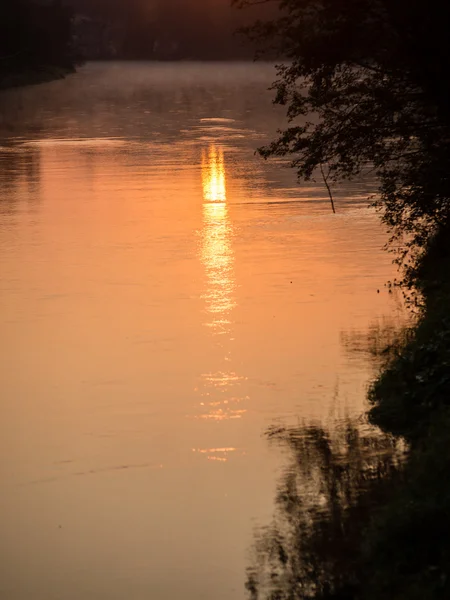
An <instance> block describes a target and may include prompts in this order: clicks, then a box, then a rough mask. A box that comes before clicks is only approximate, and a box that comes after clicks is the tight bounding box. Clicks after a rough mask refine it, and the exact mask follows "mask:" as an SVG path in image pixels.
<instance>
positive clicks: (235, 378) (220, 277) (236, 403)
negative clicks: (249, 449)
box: [197, 144, 247, 460]
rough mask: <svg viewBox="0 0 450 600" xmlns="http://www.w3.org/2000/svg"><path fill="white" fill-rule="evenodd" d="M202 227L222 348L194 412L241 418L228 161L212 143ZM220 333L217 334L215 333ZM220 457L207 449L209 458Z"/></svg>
mask: <svg viewBox="0 0 450 600" xmlns="http://www.w3.org/2000/svg"><path fill="white" fill-rule="evenodd" d="M201 167H202V169H201V170H202V186H203V207H202V212H203V227H202V230H201V247H200V259H201V262H202V264H203V266H204V269H205V275H206V281H205V288H204V291H203V294H202V298H203V299H204V301H205V313H206V319H205V321H204V325H205V326H206V327H208V329H209V330H210V331H211V334H212V335H213V337H214V338H215V339H216V342H217V345H218V346H219V347H220V348H221V350H222V352H223V355H222V358H221V359H220V360H221V363H225V364H221V365H220V368H218V369H217V370H216V371H214V372H209V373H203V374H202V375H201V381H200V384H199V387H198V388H197V391H198V392H199V394H200V396H201V399H202V400H201V402H200V414H198V416H197V418H199V419H202V420H210V421H224V420H228V419H240V418H241V417H242V415H243V414H245V412H246V410H245V409H244V408H242V405H241V403H242V402H243V401H244V400H246V399H247V397H246V396H244V395H243V394H242V393H241V390H240V389H239V388H240V387H241V385H242V383H243V381H245V377H242V376H240V375H238V374H237V373H235V372H234V371H233V370H231V369H230V368H229V367H231V364H230V363H231V360H232V359H231V354H232V353H231V347H232V345H233V341H234V337H233V331H232V312H233V309H234V308H235V307H236V279H235V273H234V253H233V247H232V241H233V235H234V232H233V225H232V223H231V220H230V216H229V212H228V206H227V187H226V163H225V156H224V151H223V148H220V147H218V146H216V145H214V144H212V145H211V146H210V147H209V148H208V149H207V150H203V152H202V163H201ZM216 336H219V337H216ZM222 458H224V457H217V456H215V455H213V454H209V455H208V459H209V460H222Z"/></svg>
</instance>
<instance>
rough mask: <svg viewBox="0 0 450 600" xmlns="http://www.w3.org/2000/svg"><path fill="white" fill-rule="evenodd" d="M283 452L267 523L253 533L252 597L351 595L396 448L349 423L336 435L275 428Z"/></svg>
mask: <svg viewBox="0 0 450 600" xmlns="http://www.w3.org/2000/svg"><path fill="white" fill-rule="evenodd" d="M269 438H270V439H271V440H273V441H276V442H277V443H279V444H281V445H282V446H283V447H284V448H285V449H287V450H288V455H289V457H290V460H289V464H288V466H287V468H286V469H285V470H284V472H283V475H282V477H281V479H280V481H279V484H278V489H277V495H276V499H275V513H274V518H273V522H272V524H271V525H270V526H269V527H267V528H264V529H261V530H259V531H258V532H257V534H256V540H255V545H254V559H253V564H252V566H251V567H250V568H249V569H248V572H247V584H246V585H247V589H248V591H249V593H250V597H251V598H252V599H267V600H269V599H270V600H284V599H286V600H287V599H296V598H298V599H300V598H301V599H312V598H316V599H319V598H320V599H325V598H329V599H331V598H334V599H336V600H337V599H338V598H339V599H340V600H343V599H344V598H346V599H347V598H348V599H349V598H354V597H357V594H356V596H355V595H354V594H355V592H356V591H357V589H356V588H357V587H358V582H359V581H361V578H360V569H361V556H360V548H361V545H362V542H363V536H364V530H365V527H366V526H367V525H368V522H369V518H370V515H371V511H372V509H373V507H374V506H375V505H379V503H380V501H381V499H382V498H384V497H385V496H386V495H387V493H388V486H386V485H383V481H384V479H385V478H386V475H388V474H389V473H393V472H394V470H395V469H396V466H397V465H398V462H399V459H400V456H401V451H400V449H399V448H397V447H396V444H395V443H394V441H393V440H392V438H387V437H385V436H382V435H380V434H379V432H376V431H375V430H368V431H366V432H364V433H362V432H361V428H360V426H358V425H357V424H355V423H352V422H350V421H348V422H347V423H346V424H345V425H344V426H343V427H342V428H339V429H337V430H336V431H335V432H334V433H330V432H327V431H326V430H325V429H323V428H322V427H319V426H303V427H298V428H295V429H284V428H283V429H277V430H275V429H273V430H270V431H269Z"/></svg>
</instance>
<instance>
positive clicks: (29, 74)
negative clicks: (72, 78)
mask: <svg viewBox="0 0 450 600" xmlns="http://www.w3.org/2000/svg"><path fill="white" fill-rule="evenodd" d="M75 72H76V69H75V67H56V66H51V65H45V66H40V67H39V68H36V69H25V70H21V71H16V72H9V73H2V74H1V76H0V90H7V89H10V88H14V87H23V86H28V85H38V84H40V83H47V82H49V81H55V80H57V79H64V78H65V77H67V76H68V75H71V74H72V73H75Z"/></svg>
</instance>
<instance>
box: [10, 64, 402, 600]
mask: <svg viewBox="0 0 450 600" xmlns="http://www.w3.org/2000/svg"><path fill="white" fill-rule="evenodd" d="M273 77H274V72H273V68H272V67H271V66H270V65H253V64H244V63H243V64H222V63H221V64H205V65H201V64H190V63H178V64H145V63H139V64H121V63H116V64H115V63H112V64H105V65H102V64H89V65H87V66H86V67H84V68H83V69H81V70H80V72H79V73H78V74H76V75H74V76H72V77H70V78H68V79H67V80H65V81H58V82H53V83H50V84H45V85H42V86H38V87H33V88H25V89H20V90H12V91H10V92H6V93H3V94H1V95H0V271H1V282H0V286H1V287H0V309H1V323H0V334H1V337H2V340H3V344H2V345H1V349H0V364H1V365H2V366H1V386H2V397H1V423H2V425H1V450H2V452H1V478H2V494H1V505H0V506H1V517H0V526H1V532H2V535H1V538H2V544H1V547H0V553H1V557H0V558H1V560H0V572H1V576H0V582H1V583H0V592H1V596H2V598H3V599H4V600H29V599H30V598H33V600H53V599H55V600H56V599H58V600H60V599H64V600H66V599H67V600H79V599H80V598H83V599H86V600H87V599H90V598H95V599H96V600H103V599H105V600H106V599H108V600H115V599H117V600H118V599H121V600H122V599H125V598H130V599H133V600H140V599H144V598H145V599H152V600H166V599H167V600H173V599H174V598H184V599H186V600H190V599H192V600H194V599H195V600H199V599H205V600H210V599H212V598H214V600H221V599H223V600H233V599H241V598H243V597H244V593H245V592H244V581H245V567H246V565H247V560H248V551H249V548H250V546H251V542H252V532H253V529H254V528H255V527H256V526H257V525H259V524H263V523H265V522H266V521H267V520H268V519H269V517H270V514H271V511H272V508H273V501H272V498H273V492H274V489H275V481H276V476H277V469H278V466H279V463H278V460H279V459H278V457H277V455H276V453H273V452H270V451H269V449H268V448H267V445H266V441H265V439H264V437H263V435H262V434H263V432H264V431H265V430H266V428H267V427H269V426H271V425H273V424H277V423H278V424H289V423H299V422H303V421H307V422H311V421H315V422H321V423H333V422H334V421H336V420H340V419H345V418H347V417H349V416H350V417H358V415H360V414H361V413H362V411H363V410H364V407H365V389H366V386H367V382H368V380H369V378H370V377H371V374H372V365H371V364H370V361H366V360H360V359H358V360H355V359H353V358H352V357H351V356H349V354H348V352H347V351H346V348H345V347H344V346H343V344H342V339H343V338H344V339H345V338H346V337H347V338H348V336H351V335H352V334H353V333H355V334H358V332H361V331H362V332H364V331H365V330H366V329H367V328H368V327H369V326H370V325H371V324H373V323H374V322H377V320H378V321H381V320H382V319H386V318H395V316H396V314H397V311H398V310H399V309H398V307H397V305H396V304H395V302H394V301H393V300H392V296H391V295H390V294H388V293H387V290H386V288H385V287H384V283H385V282H386V281H387V280H388V279H389V278H391V277H392V276H393V274H394V270H393V267H392V266H391V264H390V257H389V256H388V255H387V254H385V253H384V252H383V251H382V249H381V248H382V246H383V244H384V243H385V241H386V235H385V233H384V232H383V230H382V229H381V227H380V225H379V224H378V221H377V217H376V216H375V215H374V213H373V212H372V211H371V210H370V209H368V208H367V196H368V195H369V194H370V192H371V191H372V190H371V189H370V184H369V183H365V184H362V183H359V184H358V183H354V184H352V185H349V186H347V187H346V188H344V189H340V190H339V191H338V192H337V194H336V198H335V200H336V206H337V214H336V215H333V214H332V213H331V210H330V206H329V200H328V196H327V193H326V190H325V189H324V188H323V185H322V184H321V183H320V181H319V182H317V183H314V182H312V183H311V184H309V185H307V186H305V185H303V186H298V185H297V183H296V181H295V175H294V173H293V172H292V171H291V170H289V169H287V168H285V167H284V166H283V165H282V164H280V163H276V162H269V163H265V162H264V161H262V160H261V159H260V158H258V157H257V156H255V155H254V151H255V148H256V147H257V146H259V145H261V144H263V143H265V142H267V141H269V140H270V139H271V136H273V135H274V133H275V131H276V129H277V127H280V126H282V125H283V122H284V121H283V114H282V112H280V110H279V109H277V108H275V107H273V106H272V105H271V93H270V92H268V91H267V88H268V86H269V84H270V82H271V80H272V79H273ZM377 290H379V291H380V293H377Z"/></svg>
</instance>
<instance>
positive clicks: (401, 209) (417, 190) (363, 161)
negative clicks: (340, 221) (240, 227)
mask: <svg viewBox="0 0 450 600" xmlns="http://www.w3.org/2000/svg"><path fill="white" fill-rule="evenodd" d="M234 1H235V4H237V5H239V6H241V7H244V6H250V5H255V4H265V5H267V4H269V5H273V6H276V7H277V9H278V16H277V18H275V19H271V20H267V21H259V22H257V23H256V24H255V25H254V26H253V27H252V28H250V29H249V30H247V33H248V34H249V35H250V36H251V37H253V38H255V39H257V40H259V42H260V43H261V44H262V45H263V46H264V47H268V48H270V51H271V52H273V51H274V50H275V51H276V52H277V53H278V56H280V57H281V58H282V59H283V61H284V63H285V64H282V65H280V66H279V67H278V79H277V81H276V82H275V83H274V85H273V88H274V90H275V92H276V96H275V103H277V104H281V105H283V106H286V109H287V117H288V119H289V127H287V128H286V129H285V130H284V131H281V132H280V135H279V137H278V139H277V140H275V141H274V142H273V143H271V144H270V145H269V146H267V147H264V148H261V149H260V152H261V154H262V155H263V156H264V157H266V158H267V157H270V156H286V155H288V156H290V157H291V158H292V166H293V167H294V168H296V170H297V173H298V176H299V178H300V179H309V178H311V177H312V176H313V175H314V173H315V170H316V169H317V168H319V167H320V166H321V165H324V164H326V165H327V166H328V169H329V171H330V176H331V178H332V179H333V178H334V179H335V180H338V179H342V178H350V177H354V176H355V175H357V174H358V173H360V172H361V170H362V169H363V168H365V167H367V166H369V167H370V168H371V169H373V170H374V171H375V172H376V174H377V175H378V178H379V182H380V186H379V197H378V199H377V200H376V201H375V204H376V206H377V207H378V208H379V209H380V211H381V212H382V217H383V220H384V222H385V223H386V224H387V225H388V226H389V227H390V229H391V231H392V234H393V238H392V242H396V244H395V245H394V246H395V247H396V248H397V250H398V251H399V253H400V255H399V261H400V262H403V264H404V266H405V267H406V275H407V276H410V275H412V269H413V268H414V264H415V262H416V260H417V258H418V257H419V256H420V255H421V254H422V252H423V249H424V248H425V247H426V246H427V243H428V241H429V239H430V237H431V236H432V235H433V234H434V233H435V232H436V231H437V230H440V229H442V228H447V227H449V226H450V225H449V222H450V115H449V111H448V106H449V105H450V85H449V80H448V77H447V73H448V72H449V70H450V69H449V67H450V38H449V36H448V26H449V24H450V5H449V4H448V3H439V4H438V3H436V2H432V3H431V5H430V4H429V3H425V2H423V0H234Z"/></svg>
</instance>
